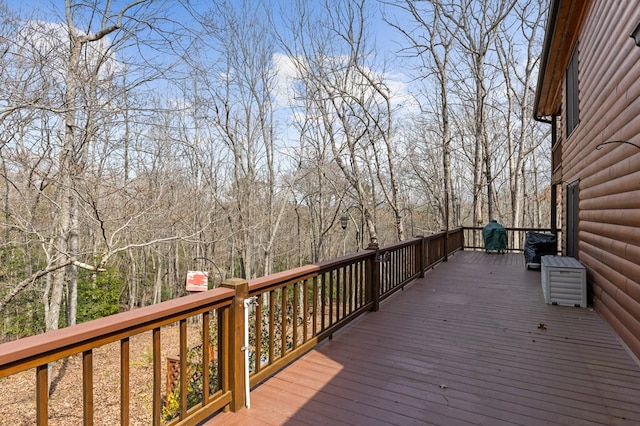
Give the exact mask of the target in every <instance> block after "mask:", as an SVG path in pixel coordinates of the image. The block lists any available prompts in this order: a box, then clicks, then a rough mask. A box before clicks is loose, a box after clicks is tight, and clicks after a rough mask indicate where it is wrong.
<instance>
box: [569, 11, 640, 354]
mask: <svg viewBox="0 0 640 426" xmlns="http://www.w3.org/2000/svg"><path fill="white" fill-rule="evenodd" d="M639 20H640V9H638V8H637V4H636V3H635V2H611V1H608V0H594V1H591V2H590V4H589V5H588V7H587V8H586V14H585V16H584V20H583V21H582V25H581V26H580V27H579V29H578V31H577V34H576V36H577V37H576V38H575V45H577V48H578V82H579V83H578V88H579V114H580V115H579V118H580V120H579V124H578V127H577V128H576V129H575V130H574V131H573V132H572V133H571V135H570V136H569V137H568V138H566V134H565V125H564V122H565V118H564V117H563V115H564V113H562V112H561V115H560V117H559V118H560V119H559V120H558V127H557V129H558V137H559V139H560V142H561V144H562V146H561V147H562V156H561V165H562V167H561V173H562V175H561V181H562V186H563V189H564V188H566V185H567V184H568V183H571V182H576V181H578V182H579V189H580V192H579V194H580V199H579V221H578V259H579V260H580V261H581V262H582V263H583V264H584V265H585V267H586V268H587V271H588V284H589V293H590V299H591V302H592V304H593V306H594V307H595V309H596V310H598V312H600V313H601V314H602V316H603V317H604V318H605V319H606V320H607V321H608V322H609V323H610V324H611V325H612V327H613V328H614V329H615V330H616V332H617V333H618V334H619V335H620V336H621V337H622V339H623V340H624V341H625V343H626V344H627V345H628V346H629V347H630V348H631V349H632V351H633V352H634V353H635V354H636V355H638V356H640V149H638V148H636V147H634V146H631V145H629V144H623V143H612V144H606V145H603V146H601V148H600V149H596V147H597V146H598V145H599V144H601V143H603V142H606V141H612V140H624V141H630V142H633V143H635V144H637V145H640V119H638V117H639V116H640V48H639V47H637V46H635V44H634V42H633V40H632V39H631V38H630V37H629V34H630V33H631V30H633V28H634V27H635V26H636V24H637V23H638V21H639ZM558 84H560V85H562V87H563V88H564V84H565V83H564V81H562V82H559V83H558ZM563 90H564V89H563ZM560 111H566V99H563V100H562V106H561V109H560ZM563 192H564V191H563ZM561 200H562V203H563V205H562V211H563V212H566V198H565V197H562V198H561ZM563 232H566V213H565V214H563ZM565 235H566V234H565Z"/></svg>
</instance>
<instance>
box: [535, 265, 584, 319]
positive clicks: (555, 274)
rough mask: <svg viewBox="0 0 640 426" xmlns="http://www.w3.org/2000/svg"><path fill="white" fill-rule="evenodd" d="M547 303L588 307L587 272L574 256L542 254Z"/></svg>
mask: <svg viewBox="0 0 640 426" xmlns="http://www.w3.org/2000/svg"><path fill="white" fill-rule="evenodd" d="M541 262H542V269H541V274H542V293H543V294H544V301H545V303H549V304H554V305H566V306H580V307H582V308H586V307H587V273H586V270H585V269H584V266H582V264H581V263H580V262H578V261H577V260H576V259H574V258H573V257H563V256H542V260H541Z"/></svg>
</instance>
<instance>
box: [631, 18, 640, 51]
mask: <svg viewBox="0 0 640 426" xmlns="http://www.w3.org/2000/svg"><path fill="white" fill-rule="evenodd" d="M631 38H632V39H633V40H634V41H635V42H636V46H640V22H638V24H637V25H636V27H635V28H634V29H633V31H631Z"/></svg>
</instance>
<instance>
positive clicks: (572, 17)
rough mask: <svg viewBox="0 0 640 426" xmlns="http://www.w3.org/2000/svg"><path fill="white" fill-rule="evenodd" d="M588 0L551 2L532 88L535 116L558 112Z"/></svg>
mask: <svg viewBox="0 0 640 426" xmlns="http://www.w3.org/2000/svg"><path fill="white" fill-rule="evenodd" d="M589 3H590V1H589V0H552V1H551V5H550V9H549V16H548V17H547V26H546V30H545V41H544V47H543V51H542V58H541V62H540V74H539V75H538V85H537V87H536V103H535V105H534V114H535V116H536V117H546V116H551V115H555V114H557V113H558V111H559V109H560V106H561V103H562V87H563V84H562V83H563V81H564V75H565V71H566V69H567V64H568V63H569V58H570V57H571V53H572V52H573V48H574V46H575V44H576V42H577V40H578V32H579V30H580V26H581V24H582V20H583V18H584V14H585V11H586V10H587V6H588V5H589Z"/></svg>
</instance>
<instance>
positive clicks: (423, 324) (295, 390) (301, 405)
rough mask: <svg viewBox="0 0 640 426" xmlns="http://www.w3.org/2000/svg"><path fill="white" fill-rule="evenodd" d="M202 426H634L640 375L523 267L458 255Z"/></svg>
mask: <svg viewBox="0 0 640 426" xmlns="http://www.w3.org/2000/svg"><path fill="white" fill-rule="evenodd" d="M251 405H252V406H251V408H250V409H244V410H241V411H240V412H238V413H219V414H218V415H216V416H215V417H213V418H212V419H210V420H209V421H208V422H207V423H206V424H207V425H252V424H256V425H258V424H268V425H276V424H278V425H325V424H326V425H329V424H330V425H334V424H336V425H340V424H349V425H361V424H362V425H387V424H394V425H409V424H421V425H422V424H433V425H540V424H548V425H634V424H640V366H639V365H638V363H637V360H636V359H634V358H633V357H632V356H631V355H630V353H629V352H628V351H627V350H626V349H625V348H624V346H623V345H622V344H621V343H620V340H619V339H618V337H617V336H615V334H614V333H613V331H612V330H611V328H610V327H609V326H608V325H607V324H606V323H605V322H604V320H603V319H602V318H601V317H600V316H599V315H598V314H597V313H596V312H594V311H593V310H591V309H584V308H572V307H563V306H552V305H546V304H545V303H544V299H543V296H542V291H541V288H540V271H539V270H528V269H526V268H525V266H524V262H523V257H522V255H517V254H503V255H499V254H486V253H484V252H459V253H456V254H455V255H454V256H452V257H450V260H449V262H445V263H442V264H440V265H438V266H436V268H434V269H433V270H431V271H429V272H428V273H426V274H425V277H424V278H422V279H419V280H416V281H415V282H414V283H412V284H411V285H409V286H407V287H406V288H405V289H404V290H403V291H400V292H398V293H396V294H395V295H393V296H392V297H390V298H388V299H387V300H385V301H383V302H382V304H381V308H380V310H379V311H378V312H372V313H369V314H367V315H365V316H364V317H362V318H360V319H358V320H357V321H355V322H354V323H353V324H352V325H350V326H348V327H346V328H344V329H343V330H342V331H341V332H340V333H337V334H336V335H334V338H333V339H332V340H329V341H325V342H323V343H322V344H320V345H319V346H318V347H316V348H315V349H314V350H312V351H310V352H309V353H307V354H306V355H304V356H303V357H302V358H301V359H300V360H298V361H296V362H295V363H293V364H291V365H290V366H288V367H287V368H285V369H284V370H282V371H281V372H279V373H278V374H276V375H275V376H274V377H273V378H271V379H269V380H267V381H266V382H265V383H263V384H262V385H260V386H258V387H257V388H255V389H254V390H252V393H251Z"/></svg>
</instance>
